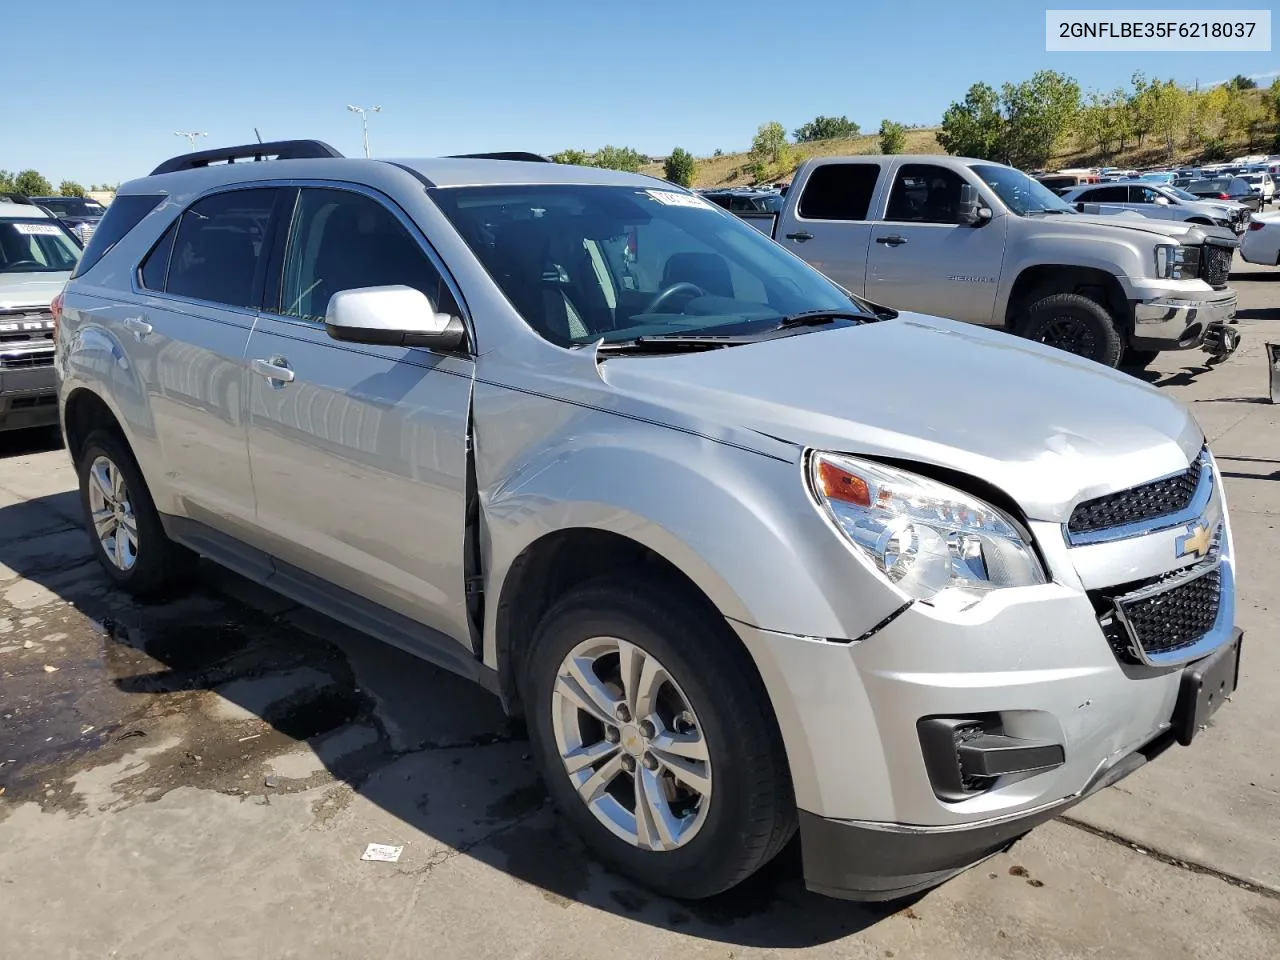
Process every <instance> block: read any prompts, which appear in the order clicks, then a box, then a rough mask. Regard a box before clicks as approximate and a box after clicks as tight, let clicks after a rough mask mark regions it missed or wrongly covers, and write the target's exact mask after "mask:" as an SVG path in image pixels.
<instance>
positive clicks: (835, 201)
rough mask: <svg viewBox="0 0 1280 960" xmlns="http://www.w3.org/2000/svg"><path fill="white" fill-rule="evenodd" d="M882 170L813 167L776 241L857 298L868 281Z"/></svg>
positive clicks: (868, 165)
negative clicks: (871, 220) (874, 205)
mask: <svg viewBox="0 0 1280 960" xmlns="http://www.w3.org/2000/svg"><path fill="white" fill-rule="evenodd" d="M880 169H881V168H880V164H878V163H826V164H822V165H820V166H817V167H814V168H813V170H811V171H810V173H809V176H808V177H807V178H806V179H805V182H804V184H803V185H802V186H801V187H800V197H799V202H798V203H797V204H796V205H795V206H794V207H793V208H792V209H793V210H794V215H793V216H785V215H784V216H783V217H782V220H781V222H780V223H779V225H778V236H777V237H776V238H775V239H776V240H777V241H778V242H779V243H781V244H782V245H783V246H784V247H787V248H788V249H789V250H790V251H791V252H792V253H794V254H796V256H798V257H801V258H803V259H804V260H805V261H806V262H808V263H809V264H811V265H812V266H813V267H815V268H817V269H818V270H820V271H821V272H822V273H824V274H826V275H827V276H828V277H830V278H831V279H832V280H834V281H835V282H836V283H838V284H840V285H841V286H842V287H844V288H845V289H846V290H848V291H849V292H850V293H853V294H861V293H862V292H863V287H864V284H865V281H866V275H867V247H868V244H869V242H870V239H871V224H870V223H869V222H868V220H867V215H868V213H869V211H870V209H871V202H872V199H873V198H874V197H875V192H876V184H877V182H878V181H879V178H880ZM792 189H795V188H794V187H793V188H792Z"/></svg>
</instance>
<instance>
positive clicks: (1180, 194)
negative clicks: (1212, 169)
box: [1158, 187, 1200, 200]
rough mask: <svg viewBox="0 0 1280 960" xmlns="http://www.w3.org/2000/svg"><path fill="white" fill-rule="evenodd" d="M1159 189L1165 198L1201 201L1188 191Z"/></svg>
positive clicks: (1174, 188) (1173, 188) (1176, 188)
mask: <svg viewBox="0 0 1280 960" xmlns="http://www.w3.org/2000/svg"><path fill="white" fill-rule="evenodd" d="M1158 189H1159V191H1160V192H1161V193H1163V194H1164V195H1165V196H1168V197H1173V198H1174V199H1175V200H1199V199H1200V198H1199V197H1197V196H1196V195H1195V194H1194V193H1187V191H1185V190H1181V189H1179V188H1178V187H1159V188H1158Z"/></svg>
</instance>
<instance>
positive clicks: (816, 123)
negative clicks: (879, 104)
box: [794, 117, 859, 143]
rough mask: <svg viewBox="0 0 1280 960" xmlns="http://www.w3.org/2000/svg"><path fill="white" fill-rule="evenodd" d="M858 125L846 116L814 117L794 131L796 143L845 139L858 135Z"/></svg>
mask: <svg viewBox="0 0 1280 960" xmlns="http://www.w3.org/2000/svg"><path fill="white" fill-rule="evenodd" d="M858 130H859V127H858V125H857V124H856V123H854V122H853V121H852V120H850V119H849V118H848V117H814V118H813V119H812V120H810V121H809V122H808V123H806V124H805V125H804V126H802V127H799V128H797V129H796V131H795V134H794V136H795V138H796V143H813V142H814V141H815V140H847V139H848V138H850V137H856V136H857V135H858Z"/></svg>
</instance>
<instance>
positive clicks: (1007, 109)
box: [1000, 70, 1080, 168]
mask: <svg viewBox="0 0 1280 960" xmlns="http://www.w3.org/2000/svg"><path fill="white" fill-rule="evenodd" d="M1000 101H1001V105H1002V107H1003V108H1004V121H1005V126H1004V138H1003V140H1004V143H1003V146H1004V149H1003V153H1004V160H1005V162H1006V163H1008V164H1010V165H1011V166H1015V167H1023V168H1029V167H1040V166H1044V164H1045V163H1046V162H1048V160H1049V158H1050V157H1051V156H1053V153H1054V151H1055V149H1056V148H1057V146H1058V144H1059V143H1060V142H1061V140H1062V138H1063V137H1064V136H1065V135H1066V134H1067V132H1068V131H1069V130H1071V129H1072V128H1073V126H1074V125H1075V119H1076V114H1077V112H1079V109H1080V85H1079V84H1078V83H1076V81H1075V80H1074V79H1072V78H1071V77H1069V76H1067V75H1066V74H1062V73H1058V72H1057V71H1056V70H1038V71H1036V73H1034V74H1033V75H1032V77H1031V79H1030V80H1024V81H1023V82H1022V83H1018V84H1012V83H1006V84H1004V85H1003V86H1002V87H1001V89H1000Z"/></svg>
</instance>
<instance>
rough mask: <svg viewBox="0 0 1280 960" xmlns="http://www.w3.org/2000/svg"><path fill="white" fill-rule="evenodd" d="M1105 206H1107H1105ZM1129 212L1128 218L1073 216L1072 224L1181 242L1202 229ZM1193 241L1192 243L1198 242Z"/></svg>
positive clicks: (1099, 215)
mask: <svg viewBox="0 0 1280 960" xmlns="http://www.w3.org/2000/svg"><path fill="white" fill-rule="evenodd" d="M1104 206H1105V204H1104ZM1126 211H1127V212H1131V213H1133V216H1132V217H1126V216H1124V215H1123V214H1104V213H1098V214H1089V213H1077V214H1073V215H1072V216H1071V220H1070V221H1069V222H1070V223H1088V224H1092V225H1093V226H1098V227H1110V228H1111V229H1113V230H1114V229H1123V230H1136V231H1138V232H1139V233H1150V234H1153V235H1155V236H1157V237H1173V238H1174V239H1177V240H1181V239H1183V238H1185V237H1186V236H1187V235H1188V234H1190V233H1193V232H1195V231H1197V230H1199V229H1200V225H1198V224H1194V223H1186V222H1184V221H1182V220H1156V219H1152V218H1150V217H1144V216H1143V215H1142V214H1141V213H1139V212H1138V211H1137V210H1132V211H1129V210H1128V208H1126ZM1198 239H1199V238H1197V240H1193V241H1192V242H1198Z"/></svg>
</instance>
